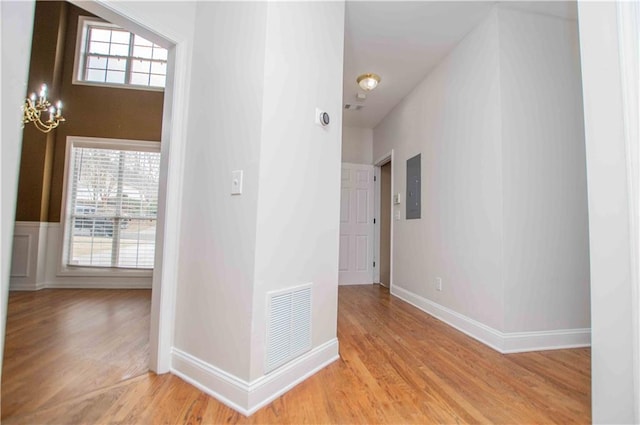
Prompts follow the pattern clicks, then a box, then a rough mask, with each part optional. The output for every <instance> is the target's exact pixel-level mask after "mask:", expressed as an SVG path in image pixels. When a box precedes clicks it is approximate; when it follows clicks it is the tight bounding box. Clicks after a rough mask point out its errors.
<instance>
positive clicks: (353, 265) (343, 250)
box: [338, 163, 373, 285]
mask: <svg viewBox="0 0 640 425" xmlns="http://www.w3.org/2000/svg"><path fill="white" fill-rule="evenodd" d="M339 270H340V273H339V277H338V283H339V284H340V285H354V284H372V283H373V165H362V164H349V163H343V164H342V185H341V197H340V261H339Z"/></svg>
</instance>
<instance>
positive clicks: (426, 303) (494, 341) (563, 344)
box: [391, 285, 591, 354]
mask: <svg viewBox="0 0 640 425" xmlns="http://www.w3.org/2000/svg"><path fill="white" fill-rule="evenodd" d="M391 294H392V295H395V296H396V297H398V298H400V299H401V300H403V301H406V302H408V303H409V304H411V305H413V306H414V307H417V308H419V309H420V310H422V311H424V312H425V313H427V314H429V315H431V316H433V317H435V318H437V319H439V320H442V321H443V322H445V323H446V324H448V325H450V326H452V327H454V328H456V329H458V330H459V331H460V332H462V333H464V334H466V335H468V336H470V337H471V338H473V339H475V340H478V341H480V342H481V343H483V344H485V345H487V346H489V347H491V348H493V349H494V350H496V351H498V352H499V353H502V354H508V353H520V352H527V351H542V350H558V349H563V348H577V347H590V346H591V329H558V330H549V331H534V332H501V331H498V330H496V329H493V328H491V327H490V326H487V325H485V324H483V323H480V322H478V321H476V320H473V319H471V318H469V317H467V316H465V315H463V314H460V313H458V312H456V311H454V310H451V309H449V308H447V307H444V306H442V305H440V304H438V303H435V302H433V301H431V300H428V299H426V298H424V297H421V296H420V295H417V294H414V293H413V292H411V291H408V290H406V289H404V288H401V287H399V286H398V285H395V286H394V287H393V288H392V289H391Z"/></svg>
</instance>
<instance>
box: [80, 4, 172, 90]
mask: <svg viewBox="0 0 640 425" xmlns="http://www.w3.org/2000/svg"><path fill="white" fill-rule="evenodd" d="M90 25H95V26H100V27H104V28H109V29H119V30H122V31H126V32H129V33H131V34H132V35H135V34H134V33H132V32H131V31H129V30H127V29H125V28H122V27H119V26H118V25H115V24H112V23H110V22H106V21H103V20H101V19H99V18H96V17H92V16H79V17H78V29H77V32H76V47H75V56H74V59H73V79H72V84H75V85H81V86H93V87H108V88H115V89H128V90H145V91H155V92H164V91H165V88H166V79H167V74H166V73H165V87H158V86H143V85H139V84H131V83H109V82H98V81H86V80H83V79H82V78H80V77H81V76H82V75H83V73H84V65H85V60H86V45H87V34H88V31H85V28H86V27H87V26H90ZM149 41H151V43H153V44H156V43H154V42H153V41H152V40H149ZM160 47H162V46H160ZM163 48H164V47H163ZM165 62H166V66H167V71H168V68H169V57H168V51H167V60H166V61H165ZM127 72H129V65H127ZM125 78H126V77H125Z"/></svg>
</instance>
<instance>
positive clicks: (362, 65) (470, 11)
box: [343, 0, 576, 128]
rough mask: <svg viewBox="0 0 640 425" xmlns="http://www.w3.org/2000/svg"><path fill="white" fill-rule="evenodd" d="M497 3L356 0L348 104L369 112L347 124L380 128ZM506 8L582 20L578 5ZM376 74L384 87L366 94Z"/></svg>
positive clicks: (349, 26) (349, 28)
mask: <svg viewBox="0 0 640 425" xmlns="http://www.w3.org/2000/svg"><path fill="white" fill-rule="evenodd" d="M495 4H496V2H494V1H470V2H458V1H407V2H404V1H354V0H348V1H347V3H346V17H345V52H344V77H343V78H344V81H343V106H344V104H353V105H356V104H362V105H364V108H362V109H360V110H358V111H355V110H343V121H344V124H345V125H347V126H350V127H364V128H374V127H375V126H376V125H378V123H379V122H380V121H381V120H382V119H383V118H384V117H385V116H386V115H387V114H388V113H389V111H391V109H393V107H394V106H395V105H397V104H398V102H400V100H402V99H403V98H404V97H405V96H406V95H407V94H409V92H411V90H412V89H413V88H414V87H415V86H416V85H417V84H418V83H419V82H420V81H422V80H423V79H424V78H425V76H426V75H427V74H428V73H429V71H430V70H431V69H432V68H433V67H434V66H435V65H436V64H437V63H438V62H440V61H441V60H442V59H443V58H444V57H445V56H446V55H447V53H449V52H450V51H451V50H452V49H453V48H454V47H455V46H456V44H458V42H459V41H460V40H462V39H463V38H464V36H465V35H466V34H467V33H468V32H469V31H471V30H472V29H473V28H474V27H475V26H476V25H478V24H479V23H480V21H482V19H483V18H484V17H486V16H487V15H488V13H489V11H490V10H491V8H492V7H493V6H494V5H495ZM501 5H502V6H505V7H510V8H516V9H521V10H526V11H529V12H534V13H542V14H547V15H554V16H558V17H562V18H569V19H576V7H575V2H574V1H571V2H558V1H552V2H546V1H541V2H535V1H534V2H506V3H501ZM369 72H374V73H376V74H378V75H380V76H381V78H382V81H381V83H380V85H379V86H378V87H377V88H376V89H375V90H373V91H372V92H370V93H368V94H367V99H366V100H365V101H364V102H358V101H357V100H356V93H358V92H360V93H363V91H362V90H361V89H360V88H359V87H358V85H357V83H356V77H357V76H358V75H360V74H364V73H369Z"/></svg>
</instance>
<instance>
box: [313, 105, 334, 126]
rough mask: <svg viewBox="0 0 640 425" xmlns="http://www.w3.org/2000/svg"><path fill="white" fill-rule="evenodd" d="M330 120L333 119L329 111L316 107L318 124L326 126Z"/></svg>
mask: <svg viewBox="0 0 640 425" xmlns="http://www.w3.org/2000/svg"><path fill="white" fill-rule="evenodd" d="M330 121H331V119H330V117H329V114H328V113H326V112H325V111H323V110H321V109H320V108H316V124H318V125H319V126H320V127H326V126H328V125H329V122H330Z"/></svg>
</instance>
